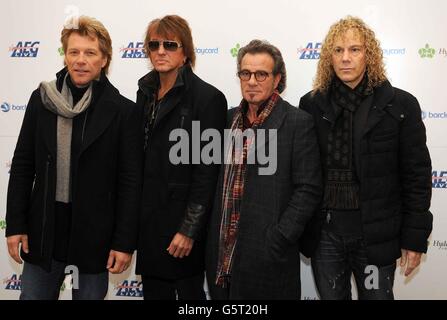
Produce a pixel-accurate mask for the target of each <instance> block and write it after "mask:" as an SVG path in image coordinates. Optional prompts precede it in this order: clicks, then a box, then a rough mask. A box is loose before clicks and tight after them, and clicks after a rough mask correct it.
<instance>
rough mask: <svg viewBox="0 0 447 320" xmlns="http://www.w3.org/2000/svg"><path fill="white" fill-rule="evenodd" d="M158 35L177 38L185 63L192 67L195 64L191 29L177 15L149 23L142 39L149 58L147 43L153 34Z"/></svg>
mask: <svg viewBox="0 0 447 320" xmlns="http://www.w3.org/2000/svg"><path fill="white" fill-rule="evenodd" d="M155 33H157V34H159V35H160V36H162V37H166V38H170V37H172V36H174V37H177V38H178V39H179V40H180V42H181V43H182V47H183V53H184V54H185V56H186V59H187V60H186V62H187V63H189V64H190V65H191V67H194V65H195V63H196V52H195V51H194V43H193V40H192V34H191V28H190V27H189V24H188V22H187V21H186V20H185V19H183V18H182V17H180V16H177V15H167V16H164V17H163V18H161V19H154V20H152V21H151V22H150V23H149V26H148V27H147V30H146V36H145V39H144V49H145V50H146V54H147V56H148V57H149V53H150V51H149V41H150V40H151V36H152V35H153V34H155Z"/></svg>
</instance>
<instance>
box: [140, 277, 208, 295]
mask: <svg viewBox="0 0 447 320" xmlns="http://www.w3.org/2000/svg"><path fill="white" fill-rule="evenodd" d="M204 278H205V276H204V274H203V273H202V274H200V275H197V276H194V277H190V278H185V279H180V280H165V279H158V278H153V277H148V276H142V277H141V279H142V281H143V295H144V300H176V299H177V298H178V300H206V295H205V291H204V290H203V282H204Z"/></svg>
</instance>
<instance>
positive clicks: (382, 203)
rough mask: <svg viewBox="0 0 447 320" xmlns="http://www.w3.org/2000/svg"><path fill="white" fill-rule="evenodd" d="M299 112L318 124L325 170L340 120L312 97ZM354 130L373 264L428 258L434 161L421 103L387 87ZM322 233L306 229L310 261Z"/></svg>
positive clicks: (324, 100)
mask: <svg viewBox="0 0 447 320" xmlns="http://www.w3.org/2000/svg"><path fill="white" fill-rule="evenodd" d="M300 108H301V109H303V110H305V111H307V112H309V113H310V114H311V115H312V116H313V118H314V120H315V124H316V127H317V134H318V141H319V144H320V152H321V155H322V165H323V167H324V166H326V158H327V136H328V133H329V130H330V128H331V125H332V124H333V123H334V117H335V116H334V111H333V107H332V105H331V102H330V97H329V95H325V94H322V93H320V92H318V93H316V94H315V95H314V96H312V94H311V93H308V94H306V95H305V96H304V97H302V98H301V101H300ZM353 130H354V161H355V168H356V173H357V177H358V179H359V183H360V211H361V215H362V226H363V236H364V240H365V242H366V247H367V255H368V263H370V264H374V265H377V266H384V265H389V264H392V263H394V262H395V261H396V259H397V258H399V257H400V256H401V248H403V249H409V250H413V251H417V252H426V251H427V239H428V236H429V235H430V232H431V230H432V220H433V217H432V214H431V213H430V212H429V208H430V199H431V160H430V155H429V152H428V149H427V146H426V135H425V127H424V124H423V122H422V119H421V109H420V107H419V103H418V101H417V100H416V98H415V97H413V96H412V95H410V94H409V93H408V92H405V91H403V90H400V89H397V88H393V87H392V86H391V84H390V83H389V82H388V81H386V82H384V83H383V84H382V85H381V86H379V87H377V88H375V89H374V94H373V95H371V96H370V97H369V98H367V99H365V101H363V103H362V104H361V105H360V107H359V109H358V110H357V111H356V114H355V118H354V128H353ZM320 222H321V220H320ZM320 229H321V228H320V223H319V222H318V221H317V219H315V221H314V223H313V224H310V225H309V227H308V228H307V231H308V233H307V234H306V241H305V242H304V243H303V248H302V251H303V253H305V254H306V255H307V256H310V255H312V253H313V251H314V250H315V248H316V245H317V243H318V240H319V235H320Z"/></svg>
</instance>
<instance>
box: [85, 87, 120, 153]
mask: <svg viewBox="0 0 447 320" xmlns="http://www.w3.org/2000/svg"><path fill="white" fill-rule="evenodd" d="M115 90H116V89H115V88H114V87H112V85H111V84H109V83H108V84H106V87H105V89H104V92H103V93H102V94H101V96H100V97H99V99H98V101H97V102H96V103H95V105H94V108H95V110H94V111H93V112H90V111H91V110H90V111H89V110H88V109H87V115H86V116H87V117H90V119H88V122H89V123H91V124H94V125H90V126H87V127H86V128H85V136H84V142H83V143H82V147H81V154H82V153H83V152H84V151H85V150H86V149H87V148H88V147H89V146H90V145H91V144H92V143H93V142H94V141H95V140H96V139H97V138H98V137H99V136H100V135H101V134H102V133H103V132H104V131H105V130H106V129H107V127H108V126H109V125H110V123H111V122H112V120H113V118H114V117H115V115H116V113H117V112H118V109H117V108H116V107H114V106H115V104H114V103H112V101H110V100H109V98H113V97H115V96H116V92H113V91H115Z"/></svg>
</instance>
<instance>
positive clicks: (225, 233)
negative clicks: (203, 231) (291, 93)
mask: <svg viewBox="0 0 447 320" xmlns="http://www.w3.org/2000/svg"><path fill="white" fill-rule="evenodd" d="M278 99H279V93H278V92H276V91H275V92H274V93H273V94H272V95H271V96H270V98H269V100H267V101H266V105H265V108H264V109H263V110H262V111H261V113H260V114H259V115H258V116H257V118H256V119H255V121H254V122H253V125H252V127H251V128H250V129H247V130H250V131H251V132H248V134H247V132H245V134H244V136H245V137H247V138H244V139H243V143H242V145H238V144H237V143H236V144H235V141H242V134H243V131H244V113H243V110H244V108H246V106H247V102H246V101H245V100H242V102H241V104H240V105H239V108H238V110H237V111H236V114H235V116H234V118H233V123H232V124H231V133H230V134H231V139H228V143H227V145H226V147H225V161H224V165H223V166H224V177H223V194H222V207H221V208H222V220H221V224H220V236H219V256H218V261H217V274H216V285H219V286H221V287H224V288H225V287H227V285H228V283H229V281H230V276H231V269H232V264H233V256H234V250H235V248H236V242H237V233H238V225H239V218H240V214H241V203H242V196H243V194H244V180H245V172H246V164H247V155H248V154H249V153H251V152H254V150H252V148H253V142H254V140H255V131H254V130H255V129H256V128H258V127H259V126H260V125H262V124H263V123H264V121H265V119H267V117H268V116H269V115H270V113H271V112H272V110H273V107H274V106H275V105H276V103H277V101H278Z"/></svg>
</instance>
